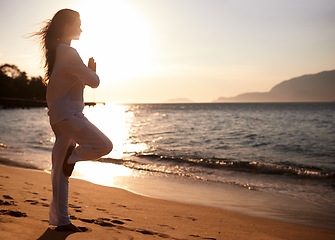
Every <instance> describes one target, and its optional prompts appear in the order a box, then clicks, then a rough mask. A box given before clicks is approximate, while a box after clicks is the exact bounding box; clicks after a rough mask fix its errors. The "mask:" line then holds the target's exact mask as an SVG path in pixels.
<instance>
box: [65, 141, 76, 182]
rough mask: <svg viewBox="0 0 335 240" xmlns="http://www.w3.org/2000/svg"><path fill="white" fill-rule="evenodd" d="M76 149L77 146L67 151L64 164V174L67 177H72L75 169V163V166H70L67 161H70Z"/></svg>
mask: <svg viewBox="0 0 335 240" xmlns="http://www.w3.org/2000/svg"><path fill="white" fill-rule="evenodd" d="M74 148H75V146H70V147H69V148H68V150H67V153H66V156H65V159H64V162H63V173H64V174H65V176H67V177H70V176H71V174H72V171H73V168H74V165H75V163H73V164H69V163H68V162H67V160H68V159H69V157H70V156H71V153H72V151H73V149H74Z"/></svg>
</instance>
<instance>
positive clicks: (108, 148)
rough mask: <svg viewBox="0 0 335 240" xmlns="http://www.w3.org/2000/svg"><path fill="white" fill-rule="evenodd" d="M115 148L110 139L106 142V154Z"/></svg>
mask: <svg viewBox="0 0 335 240" xmlns="http://www.w3.org/2000/svg"><path fill="white" fill-rule="evenodd" d="M112 150H113V143H112V142H111V141H108V143H107V144H106V152H105V154H104V155H107V154H109V153H110V152H111V151H112Z"/></svg>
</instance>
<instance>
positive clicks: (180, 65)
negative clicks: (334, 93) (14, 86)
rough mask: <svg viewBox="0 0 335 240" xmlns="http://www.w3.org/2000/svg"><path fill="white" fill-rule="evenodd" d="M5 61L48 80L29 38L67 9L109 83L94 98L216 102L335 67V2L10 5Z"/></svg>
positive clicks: (69, 0) (89, 94) (2, 17)
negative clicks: (79, 25)
mask: <svg viewBox="0 0 335 240" xmlns="http://www.w3.org/2000/svg"><path fill="white" fill-rule="evenodd" d="M0 4H1V5H0V27H1V30H2V33H1V38H0V64H3V63H10V64H15V65H17V66H18V67H19V68H20V69H21V70H22V71H26V72H27V74H28V76H37V75H43V70H42V69H41V59H40V57H41V53H40V52H39V47H38V45H37V44H36V42H35V41H34V40H33V39H29V38H28V39H27V38H26V37H25V36H27V35H28V34H29V33H32V32H35V31H37V30H38V29H39V28H41V27H42V26H43V24H40V23H41V22H43V21H44V20H47V19H50V18H52V16H53V15H54V14H55V13H56V12H57V11H58V10H60V9H62V8H72V9H74V10H77V11H79V12H80V14H81V20H82V29H83V33H82V36H81V39H80V40H79V41H73V44H72V46H73V47H75V48H76V49H77V50H78V52H79V54H80V55H81V56H82V58H83V60H84V62H85V63H86V62H87V61H88V58H89V57H91V56H93V57H94V58H95V59H96V61H97V73H98V75H99V76H100V79H101V85H100V87H99V88H98V89H95V90H91V89H87V91H86V95H85V97H86V100H89V101H112V102H123V103H135V102H149V103H151V102H164V101H165V100H168V99H173V98H189V99H191V100H193V101H195V102H211V101H213V100H215V99H217V98H218V97H221V96H224V97H231V96H235V95H237V94H240V93H244V92H256V91H257V92H265V91H269V90H270V89H271V88H272V87H273V86H274V85H276V84H278V83H279V82H281V81H283V80H288V79H290V78H293V77H296V76H300V75H304V74H311V73H318V72H321V71H325V70H333V69H335V28H334V26H335V1H334V0H123V1H122V0H109V1H107V0H105V1H103V0H95V1H92V0H58V1H47V0H29V1H21V0H1V2H0Z"/></svg>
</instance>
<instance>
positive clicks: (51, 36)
mask: <svg viewBox="0 0 335 240" xmlns="http://www.w3.org/2000/svg"><path fill="white" fill-rule="evenodd" d="M79 17H80V15H79V13H78V12H76V11H74V10H71V9H62V10H59V11H58V12H57V13H56V14H55V15H54V16H53V18H52V19H51V20H47V21H46V24H45V26H44V27H43V28H42V29H41V30H40V31H39V32H36V33H34V34H33V35H32V36H37V37H38V38H39V42H40V44H41V49H42V51H43V56H44V66H43V68H44V72H45V76H44V78H43V82H44V84H45V85H47V83H48V81H49V78H50V76H51V73H52V70H53V67H54V64H55V60H56V48H57V47H58V45H59V41H60V38H61V37H62V35H63V30H64V26H65V25H66V24H73V23H74V22H75V21H76V20H77V19H78V18H79Z"/></svg>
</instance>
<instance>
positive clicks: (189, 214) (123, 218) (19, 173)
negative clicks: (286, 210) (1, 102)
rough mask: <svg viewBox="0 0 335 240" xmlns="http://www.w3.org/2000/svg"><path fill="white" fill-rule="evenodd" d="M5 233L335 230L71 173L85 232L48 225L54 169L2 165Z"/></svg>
mask: <svg viewBox="0 0 335 240" xmlns="http://www.w3.org/2000/svg"><path fill="white" fill-rule="evenodd" d="M0 179H1V183H0V193H1V194H0V199H1V201H0V203H1V210H0V211H1V212H0V222H1V224H0V236H1V239H13V240H14V239H68V240H70V239H323V240H325V239H334V237H335V231H332V230H329V229H322V228H314V227H308V226H303V225H298V224H292V223H285V222H279V221H274V220H268V219H263V218H255V217H250V216H246V215H242V214H238V213H234V212H230V211H224V210H221V209H216V208H210V207H203V206H197V205H191V204H183V203H178V202H172V201H166V200H160V199H153V198H148V197H144V196H140V195H136V194H133V193H131V192H128V191H126V190H122V189H118V188H111V187H104V186H99V185H95V184H92V183H89V182H86V181H83V180H78V179H70V195H69V212H70V215H71V218H72V221H73V223H74V224H75V225H77V226H79V227H80V228H81V229H82V230H84V231H85V232H82V233H69V232H58V231H55V230H53V229H52V228H50V227H49V225H48V209H49V208H48V207H49V203H50V199H51V194H52V192H51V184H50V175H49V174H48V173H46V172H43V171H38V170H31V169H24V168H17V167H9V166H5V165H0Z"/></svg>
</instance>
